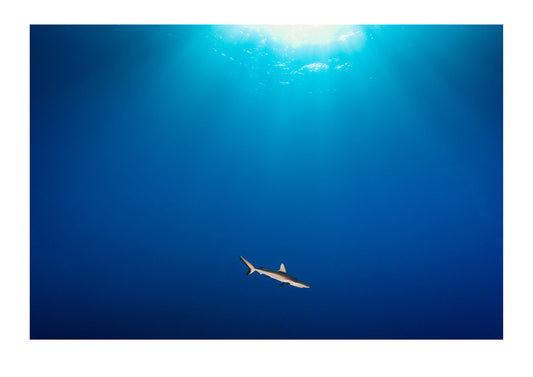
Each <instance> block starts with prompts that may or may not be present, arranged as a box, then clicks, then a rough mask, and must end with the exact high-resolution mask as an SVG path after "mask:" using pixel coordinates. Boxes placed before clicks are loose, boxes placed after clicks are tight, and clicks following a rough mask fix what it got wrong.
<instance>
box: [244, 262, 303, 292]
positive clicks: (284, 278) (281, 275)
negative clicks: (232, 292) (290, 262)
mask: <svg viewBox="0 0 533 377" xmlns="http://www.w3.org/2000/svg"><path fill="white" fill-rule="evenodd" d="M239 258H241V260H242V261H243V262H244V263H245V264H246V265H247V266H248V268H249V270H248V272H247V273H246V275H250V274H251V273H252V272H254V271H257V272H258V273H259V274H261V275H263V274H264V275H266V276H268V277H269V278H272V279H275V280H277V281H281V284H280V285H279V286H280V287H283V286H284V285H292V286H293V287H298V288H310V287H309V286H308V285H307V284H305V283H304V282H302V281H300V280H298V279H296V278H295V277H294V276H291V275H289V274H288V273H287V271H285V266H284V265H283V263H282V264H281V267H280V268H279V270H278V271H274V270H265V269H264V268H263V267H259V268H255V267H254V266H253V264H251V263H250V262H248V261H247V260H246V259H244V258H243V257H241V256H240V255H239Z"/></svg>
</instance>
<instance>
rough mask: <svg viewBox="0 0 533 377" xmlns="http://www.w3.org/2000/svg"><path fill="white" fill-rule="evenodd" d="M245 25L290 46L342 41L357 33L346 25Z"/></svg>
mask: <svg viewBox="0 0 533 377" xmlns="http://www.w3.org/2000/svg"><path fill="white" fill-rule="evenodd" d="M246 27H247V28H248V29H250V30H252V31H256V32H258V33H262V34H265V35H267V36H269V38H270V39H271V40H272V41H275V42H278V43H280V44H282V45H285V46H289V47H292V48H297V47H301V46H309V45H326V44H330V43H333V42H343V41H346V40H347V39H349V38H351V37H354V36H355V35H356V33H357V32H356V31H355V30H354V29H353V27H351V26H346V25H261V26H246Z"/></svg>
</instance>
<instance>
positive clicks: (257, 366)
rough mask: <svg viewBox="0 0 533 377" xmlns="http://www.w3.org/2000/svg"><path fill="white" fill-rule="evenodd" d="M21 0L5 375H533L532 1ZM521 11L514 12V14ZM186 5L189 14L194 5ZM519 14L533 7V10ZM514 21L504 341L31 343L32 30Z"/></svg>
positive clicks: (7, 141)
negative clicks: (37, 26) (114, 25)
mask: <svg viewBox="0 0 533 377" xmlns="http://www.w3.org/2000/svg"><path fill="white" fill-rule="evenodd" d="M192 3H193V2H192V1H187V2H178V1H157V0H156V1H150V2H136V1H111V0H105V1H104V0H93V1H71V0H70V1H66V0H65V1H18V2H14V1H12V2H10V3H9V4H7V5H6V4H3V5H1V7H2V9H1V11H0V14H1V16H0V17H1V18H2V20H1V21H2V22H1V24H0V27H1V34H0V35H1V44H0V46H1V48H2V58H1V68H2V69H1V70H0V72H1V77H0V83H1V84H0V85H1V87H0V90H1V92H0V93H1V96H2V97H1V102H0V103H1V104H2V107H1V112H0V113H1V114H0V116H1V122H0V164H1V165H0V168H1V170H0V172H1V176H2V180H1V182H2V183H1V186H0V187H1V194H2V195H1V196H0V198H1V199H0V211H1V212H0V216H1V217H0V220H1V223H0V252H1V258H2V259H1V262H0V286H1V289H2V291H1V292H2V294H1V297H2V300H3V302H2V309H1V311H0V312H1V314H0V315H1V321H0V324H1V329H0V341H1V342H2V345H3V346H4V347H2V358H1V359H2V362H1V363H0V374H1V375H5V376H18V375H20V376H22V375H24V376H26V375H30V376H91V377H92V376H124V375H128V376H129V375H139V376H140V375H142V376H146V375H156V376H162V375H173V376H174V375H177V374H178V373H183V374H184V375H202V376H203V375H220V374H221V373H223V374H226V373H228V374H231V375H250V374H252V375H266V374H271V373H273V372H280V371H281V372H282V373H283V374H285V373H286V374H296V375H308V374H312V375H315V374H316V375H348V374H349V375H354V374H359V375H361V376H376V375H383V376H398V375H400V376H403V375H409V376H428V375H429V376H446V377H448V376H472V375H474V376H475V375H493V374H494V375H504V374H505V373H506V372H507V373H512V371H509V370H508V369H511V368H513V369H514V368H516V370H517V371H520V372H519V373H520V374H521V375H533V374H532V373H531V372H532V366H531V363H529V362H528V358H529V357H530V352H527V350H528V348H529V340H530V339H531V336H532V335H533V333H532V328H533V327H532V325H531V322H532V321H531V318H533V315H532V314H533V313H532V310H531V305H530V302H531V291H530V289H531V288H532V284H531V276H532V275H533V274H532V273H531V268H532V263H531V252H532V251H533V248H532V247H531V246H532V243H531V239H530V237H528V236H527V235H528V233H530V232H531V231H532V230H533V226H532V225H533V224H532V221H531V215H530V214H531V213H532V212H533V211H532V210H533V208H532V202H531V199H530V197H531V193H533V187H532V184H531V179H530V177H531V171H532V168H531V161H532V158H531V152H530V151H531V140H532V138H531V125H532V124H533V122H532V119H531V115H530V112H529V111H528V110H529V108H530V106H531V94H530V92H529V89H530V88H531V84H532V80H531V73H530V70H531V68H530V67H531V66H532V65H533V64H532V59H531V53H530V51H529V50H530V41H529V40H528V36H529V35H531V32H530V30H529V19H528V18H526V17H528V14H529V13H530V12H528V11H527V10H526V8H525V3H524V2H513V1H507V2H490V1H465V0H460V1H459V0H449V1H439V2H437V1H427V0H426V1H401V2H400V1H366V2H354V1H331V0H328V1H324V0H323V1H321V2H318V1H305V2H304V1H297V2H295V1H291V2H289V1H286V0H283V1H280V0H273V1H272V0H271V1H268V2H267V1H253V2H252V1H235V0H231V1H195V2H194V4H192ZM515 3H516V4H517V5H514V4H515ZM185 4H186V5H185ZM519 4H524V5H523V8H520V7H519ZM41 23H50V24H54V23H60V24H65V23H72V24H79V23H81V24H92V23H122V24H137V23H141V24H150V23H157V24H167V23H168V24H179V23H192V24H194V23H202V24H211V23H248V24H250V23H346V24H374V23H377V24H387V23H394V24H398V23H406V24H408V23H424V24H433V23H438V24H447V23H455V24H460V23H467V24H471V23H478V24H504V40H505V138H504V147H505V160H504V162H505V192H504V194H505V237H504V242H505V246H504V250H505V264H504V268H505V269H504V273H505V275H504V276H505V286H504V288H505V291H504V293H505V313H504V314H505V332H504V337H505V338H504V340H503V341H30V340H28V337H29V333H28V324H29V314H28V309H29V305H28V303H29V298H28V289H29V281H28V279H29V268H28V263H29V258H28V250H29V238H28V236H29V234H28V226H29V201H28V198H29V169H28V166H29V128H28V124H29V106H28V102H29V94H28V89H29V75H28V72H29V44H28V41H29V24H41Z"/></svg>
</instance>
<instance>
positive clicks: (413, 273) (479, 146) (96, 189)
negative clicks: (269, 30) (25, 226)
mask: <svg viewBox="0 0 533 377" xmlns="http://www.w3.org/2000/svg"><path fill="white" fill-rule="evenodd" d="M221 29H224V28H218V29H217V30H214V29H212V28H211V27H208V26H120V27H116V26H32V27H31V50H30V53H31V129H30V131H31V140H30V148H31V149H30V151H31V156H30V161H31V167H30V169H31V170H30V171H31V176H30V182H31V184H30V186H31V187H30V193H31V194H30V195H31V198H30V206H31V214H30V223H31V224H30V225H31V229H30V232H31V233H30V234H31V255H30V256H31V266H30V273H31V275H30V278H31V282H30V283H31V284H30V286H31V292H30V296H31V302H30V303H31V306H30V307H31V337H32V338H34V339H35V338H502V336H503V329H502V316H503V307H502V299H503V287H502V246H503V241H502V222H503V219H502V217H503V206H502V200H503V197H502V186H503V172H502V169H503V161H502V92H503V83H502V59H503V51H502V32H503V30H502V27H501V26H381V27H363V29H362V30H363V31H364V44H363V45H362V47H361V48H359V49H357V50H353V51H344V52H342V53H338V54H337V58H338V59H339V60H338V62H339V63H342V62H343V61H346V62H349V63H350V66H351V69H349V70H345V71H342V72H340V70H334V69H330V70H328V71H327V72H322V73H305V74H304V75H301V74H294V72H293V74H288V73H284V75H285V76H282V75H283V74H282V73H280V72H279V71H274V68H273V67H274V65H273V62H274V60H272V59H274V57H273V56H274V55H275V54H274V52H272V53H271V54H263V55H261V54H258V55H254V54H253V53H254V52H257V51H256V50H254V43H253V40H252V41H248V45H246V49H249V50H252V51H251V52H252V54H251V55H252V57H253V58H250V57H249V55H250V54H248V53H243V47H242V46H239V43H237V42H235V41H233V42H227V43H226V42H225V40H224V39H223V38H221V37H220V33H221ZM222 32H223V30H222ZM224 43H226V44H224ZM221 51H223V53H224V55H222V54H221ZM315 52H316V51H315ZM308 53H309V54H308V55H307V56H303V57H301V56H300V57H297V58H294V59H293V60H292V61H291V64H293V65H298V66H303V65H304V64H309V63H312V62H314V61H324V59H325V58H326V56H324V54H325V52H321V54H322V55H320V54H318V55H316V56H313V55H312V53H313V51H311V52H309V51H308ZM261 56H263V57H262V58H261ZM229 57H232V59H229ZM261 59H263V60H261ZM269 59H270V60H269ZM276 59H277V58H276ZM306 59H307V60H306ZM330 65H331V64H330ZM293 77H296V78H297V80H293V81H291V83H290V84H289V85H286V84H280V83H279V82H285V81H287V78H293ZM239 255H243V256H244V257H245V258H247V259H248V260H250V261H251V262H252V263H254V264H255V265H256V266H264V267H265V268H269V269H277V268H279V265H280V263H282V262H283V263H285V266H286V268H287V272H288V273H289V274H292V275H294V276H296V277H298V278H299V279H300V280H303V281H304V282H306V283H307V284H309V285H310V286H311V289H297V288H294V287H281V288H280V287H278V284H279V283H278V282H276V281H274V280H271V279H268V278H266V277H265V276H259V275H257V274H253V275H251V276H249V277H247V276H246V274H245V273H246V271H247V268H246V266H245V265H244V264H243V263H242V262H241V261H240V260H239V258H238V256H239Z"/></svg>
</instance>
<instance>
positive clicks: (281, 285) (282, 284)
mask: <svg viewBox="0 0 533 377" xmlns="http://www.w3.org/2000/svg"><path fill="white" fill-rule="evenodd" d="M284 285H289V283H281V284H280V285H279V286H280V287H283V286H284Z"/></svg>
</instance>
